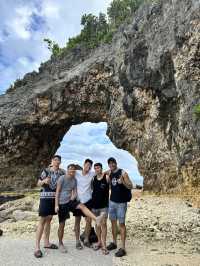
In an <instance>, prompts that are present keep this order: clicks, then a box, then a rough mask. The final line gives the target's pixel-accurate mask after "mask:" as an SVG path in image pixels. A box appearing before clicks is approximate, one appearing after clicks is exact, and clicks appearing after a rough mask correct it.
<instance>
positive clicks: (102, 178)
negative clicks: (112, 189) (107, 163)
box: [92, 163, 109, 255]
mask: <svg viewBox="0 0 200 266" xmlns="http://www.w3.org/2000/svg"><path fill="white" fill-rule="evenodd" d="M102 168H103V167H102V164H101V163H95V165H94V170H95V174H96V175H95V176H94V178H93V180H92V212H93V213H94V214H95V215H96V216H99V215H104V217H103V222H102V224H101V226H96V233H97V237H98V242H97V243H96V244H95V245H94V246H93V249H94V250H98V249H100V248H101V249H102V252H103V254H104V255H107V254H109V251H108V250H107V248H106V236H107V216H108V202H109V183H108V180H107V178H106V174H105V173H103V172H102Z"/></svg>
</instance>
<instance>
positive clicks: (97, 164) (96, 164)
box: [94, 163, 103, 169]
mask: <svg viewBox="0 0 200 266" xmlns="http://www.w3.org/2000/svg"><path fill="white" fill-rule="evenodd" d="M95 166H99V167H101V169H102V168H103V165H102V163H95V164H94V167H95Z"/></svg>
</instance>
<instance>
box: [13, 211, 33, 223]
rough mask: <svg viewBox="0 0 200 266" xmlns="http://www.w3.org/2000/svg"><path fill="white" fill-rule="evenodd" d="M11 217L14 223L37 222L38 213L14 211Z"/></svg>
mask: <svg viewBox="0 0 200 266" xmlns="http://www.w3.org/2000/svg"><path fill="white" fill-rule="evenodd" d="M12 217H13V219H14V220H15V221H20V220H26V221H37V220H38V213H34V212H31V211H21V210H16V211H14V212H13V213H12Z"/></svg>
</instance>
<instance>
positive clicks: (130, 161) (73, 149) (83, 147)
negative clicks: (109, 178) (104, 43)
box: [57, 122, 142, 183]
mask: <svg viewBox="0 0 200 266" xmlns="http://www.w3.org/2000/svg"><path fill="white" fill-rule="evenodd" d="M106 129H107V124H106V123H104V122H102V123H97V124H94V123H89V122H88V123H82V124H80V125H76V126H72V127H71V128H70V130H69V131H68V132H67V134H66V135H65V137H64V139H63V141H62V143H61V146H60V148H59V149H58V151H57V154H60V155H61V156H62V158H63V163H62V166H63V167H64V168H66V166H67V165H68V164H69V163H78V164H79V165H82V164H83V162H84V160H85V158H91V159H92V160H93V161H94V162H101V163H102V164H103V166H104V169H106V168H107V159H108V158H109V157H115V158H116V160H117V161H118V165H119V167H121V168H123V169H125V170H126V171H127V172H128V173H129V175H130V176H131V178H132V179H133V180H134V181H135V182H139V183H142V177H141V176H140V173H139V172H138V167H137V161H136V160H135V158H134V157H133V156H132V155H131V154H130V153H128V152H127V151H125V150H122V149H117V148H116V147H115V145H114V144H113V143H112V142H111V141H110V139H109V138H108V136H106Z"/></svg>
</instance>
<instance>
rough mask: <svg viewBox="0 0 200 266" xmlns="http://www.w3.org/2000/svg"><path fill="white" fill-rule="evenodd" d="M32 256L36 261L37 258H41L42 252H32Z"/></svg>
mask: <svg viewBox="0 0 200 266" xmlns="http://www.w3.org/2000/svg"><path fill="white" fill-rule="evenodd" d="M34 256H35V257H36V258H37V259H38V258H42V256H43V254H42V251H41V250H40V249H38V250H36V251H35V252H34Z"/></svg>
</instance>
